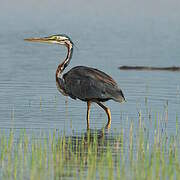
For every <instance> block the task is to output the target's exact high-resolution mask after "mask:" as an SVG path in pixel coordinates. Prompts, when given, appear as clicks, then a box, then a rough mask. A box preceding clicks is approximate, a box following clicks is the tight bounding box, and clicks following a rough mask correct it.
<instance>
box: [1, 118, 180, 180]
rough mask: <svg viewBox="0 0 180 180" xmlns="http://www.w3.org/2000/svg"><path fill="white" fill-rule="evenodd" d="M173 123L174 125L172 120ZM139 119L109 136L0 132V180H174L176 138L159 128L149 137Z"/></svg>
mask: <svg viewBox="0 0 180 180" xmlns="http://www.w3.org/2000/svg"><path fill="white" fill-rule="evenodd" d="M177 122H178V120H177ZM147 129H148V128H147V127H145V124H144V122H143V120H142V118H141V115H140V116H139V126H138V127H134V125H133V122H132V123H131V124H130V127H129V130H128V132H126V133H125V131H124V130H123V129H122V130H121V132H120V133H119V134H116V135H109V134H108V132H107V130H103V129H102V130H97V131H92V130H89V131H87V133H85V134H83V135H73V136H69V137H67V136H65V135H64V134H61V133H59V132H58V131H54V132H53V133H49V134H46V133H42V132H41V133H40V134H39V136H38V138H37V135H31V136H29V135H27V134H26V131H25V130H23V131H22V132H21V133H20V134H19V135H18V136H17V135H15V133H14V132H13V130H11V131H10V132H9V134H8V136H7V134H6V133H5V132H4V131H3V132H1V133H0V178H1V179H15V180H16V179H30V180H37V179H96V178H98V179H138V180H140V179H180V156H179V152H180V149H179V148H180V133H179V129H178V123H177V124H176V133H175V135H174V136H170V135H169V136H168V135H167V133H166V132H165V131H164V132H163V133H162V132H161V131H160V128H159V120H158V118H157V120H156V123H155V128H154V131H153V132H152V133H150V132H149V131H148V130H147Z"/></svg>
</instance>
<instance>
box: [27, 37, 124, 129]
mask: <svg viewBox="0 0 180 180" xmlns="http://www.w3.org/2000/svg"><path fill="white" fill-rule="evenodd" d="M25 40H27V41H33V42H48V43H55V44H62V45H65V46H66V47H67V50H68V53H67V56H66V58H65V60H64V61H63V62H62V63H61V64H59V66H58V67H57V70H56V84H57V88H58V90H59V91H60V92H61V93H62V94H63V95H65V96H70V97H71V98H72V99H80V100H82V101H86V102H87V128H89V112H90V105H91V102H96V103H97V104H98V105H99V106H101V107H102V108H103V109H104V110H105V111H106V113H107V115H108V124H107V127H110V124H111V114H110V110H109V109H108V108H107V107H106V106H104V105H103V104H102V103H101V102H104V101H107V100H110V99H112V100H114V101H117V102H123V101H124V100H125V98H124V95H123V93H122V91H121V89H120V88H119V87H118V85H117V83H116V82H115V81H114V80H113V79H112V78H111V77H110V76H109V75H107V74H106V73H104V72H102V71H100V70H98V69H95V68H91V67H86V66H76V67H74V68H72V69H71V70H69V71H68V72H67V73H65V74H64V75H62V72H63V70H64V69H65V68H66V67H67V66H68V64H69V62H70V60H71V57H72V53H73V42H72V41H71V39H70V38H69V37H68V36H66V35H54V36H50V37H46V38H30V39H25Z"/></svg>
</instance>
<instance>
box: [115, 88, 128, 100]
mask: <svg viewBox="0 0 180 180" xmlns="http://www.w3.org/2000/svg"><path fill="white" fill-rule="evenodd" d="M112 95H113V97H112V99H113V100H114V101H117V102H120V103H122V102H125V101H126V99H125V97H124V94H123V92H122V90H121V89H116V90H115V91H114V92H113V94H112Z"/></svg>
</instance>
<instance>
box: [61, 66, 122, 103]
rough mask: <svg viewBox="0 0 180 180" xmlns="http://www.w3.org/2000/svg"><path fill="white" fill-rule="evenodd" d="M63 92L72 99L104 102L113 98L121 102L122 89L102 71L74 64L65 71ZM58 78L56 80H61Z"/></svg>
mask: <svg viewBox="0 0 180 180" xmlns="http://www.w3.org/2000/svg"><path fill="white" fill-rule="evenodd" d="M62 79H63V81H64V92H65V94H67V95H68V96H70V97H71V98H73V99H76V98H77V99H80V100H82V101H100V102H104V101H107V100H110V99H113V100H115V101H118V102H122V96H123V94H122V91H121V90H120V89H119V88H118V86H117V83H116V82H115V81H114V80H113V79H112V78H111V77H110V76H109V75H107V74H105V73H104V72H102V71H100V70H98V69H94V68H91V67H86V66H76V67H74V68H72V69H71V70H70V71H68V72H67V73H65V74H64V75H63V77H62ZM62 79H60V78H58V81H62Z"/></svg>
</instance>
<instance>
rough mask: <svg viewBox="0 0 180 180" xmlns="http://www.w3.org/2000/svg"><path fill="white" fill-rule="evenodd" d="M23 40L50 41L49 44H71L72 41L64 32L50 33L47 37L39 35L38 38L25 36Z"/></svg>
mask: <svg viewBox="0 0 180 180" xmlns="http://www.w3.org/2000/svg"><path fill="white" fill-rule="evenodd" d="M24 40H25V41H31V42H44V43H51V44H61V45H67V44H71V45H73V42H72V41H71V39H70V38H69V37H68V36H67V35H65V34H58V35H51V36H48V37H40V38H27V39H24Z"/></svg>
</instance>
